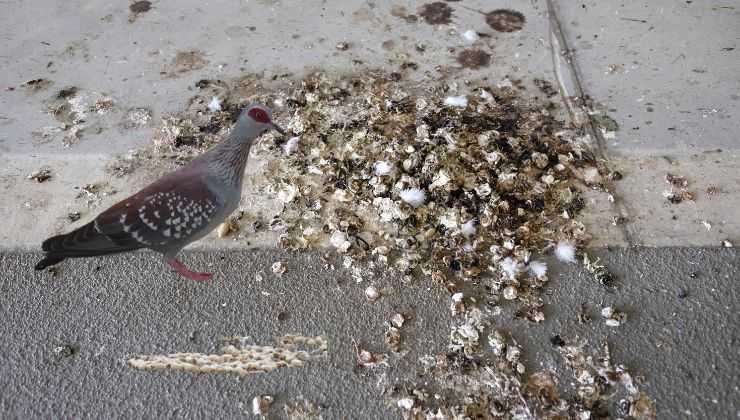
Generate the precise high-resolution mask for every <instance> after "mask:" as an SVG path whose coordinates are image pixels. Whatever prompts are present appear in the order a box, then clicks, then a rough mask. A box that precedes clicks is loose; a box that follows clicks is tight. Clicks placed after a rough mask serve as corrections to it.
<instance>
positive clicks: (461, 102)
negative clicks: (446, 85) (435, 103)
mask: <svg viewBox="0 0 740 420" xmlns="http://www.w3.org/2000/svg"><path fill="white" fill-rule="evenodd" d="M444 103H445V105H447V106H456V107H460V108H465V107H467V106H468V98H467V97H465V96H464V95H463V96H448V97H446V98H445V102H444Z"/></svg>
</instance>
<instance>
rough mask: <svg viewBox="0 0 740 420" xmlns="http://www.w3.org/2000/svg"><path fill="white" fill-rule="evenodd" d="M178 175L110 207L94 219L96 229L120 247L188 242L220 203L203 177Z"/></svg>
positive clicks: (204, 224) (160, 246)
mask: <svg viewBox="0 0 740 420" xmlns="http://www.w3.org/2000/svg"><path fill="white" fill-rule="evenodd" d="M172 175H175V174H172ZM177 175H179V176H168V177H165V178H163V179H162V180H160V181H158V182H156V183H154V184H152V185H150V186H148V187H146V188H144V189H143V190H141V191H140V192H138V193H136V194H134V195H133V196H131V197H129V198H127V199H125V200H123V201H121V202H119V203H117V204H115V205H113V206H112V207H111V208H109V209H108V210H106V211H105V212H103V213H101V214H100V215H99V216H98V217H97V218H96V219H95V228H96V229H97V230H98V231H99V232H100V233H102V234H104V235H105V236H107V237H108V238H110V240H111V241H113V242H114V243H116V244H117V245H118V246H121V247H129V246H136V245H138V246H140V247H147V248H166V247H167V245H168V244H171V243H182V242H187V240H188V238H190V237H193V236H195V235H196V234H197V233H199V232H201V230H202V229H204V228H206V227H207V226H208V225H209V222H210V221H211V220H212V217H213V216H214V215H215V214H216V212H218V209H219V208H220V206H221V205H222V203H220V202H219V200H218V199H217V197H216V196H214V195H213V194H212V193H211V191H210V189H209V188H208V186H207V185H206V183H205V182H204V180H203V178H202V177H200V176H195V175H191V176H188V175H187V173H180V174H177Z"/></svg>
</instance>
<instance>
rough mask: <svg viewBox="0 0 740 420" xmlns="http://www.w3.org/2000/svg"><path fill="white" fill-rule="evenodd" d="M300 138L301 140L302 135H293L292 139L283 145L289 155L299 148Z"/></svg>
mask: <svg viewBox="0 0 740 420" xmlns="http://www.w3.org/2000/svg"><path fill="white" fill-rule="evenodd" d="M300 140H301V138H300V137H291V138H290V139H288V141H286V142H285V144H284V145H283V146H282V147H283V151H284V152H285V154H286V155H287V156H290V155H292V154H293V152H295V151H296V150H298V142H299V141H300Z"/></svg>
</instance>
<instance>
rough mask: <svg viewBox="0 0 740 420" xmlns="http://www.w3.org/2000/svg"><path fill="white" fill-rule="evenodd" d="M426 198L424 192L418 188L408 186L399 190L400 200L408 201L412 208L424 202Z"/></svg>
mask: <svg viewBox="0 0 740 420" xmlns="http://www.w3.org/2000/svg"><path fill="white" fill-rule="evenodd" d="M426 199H427V195H426V193H425V192H424V191H423V190H420V189H418V188H408V189H405V190H402V191H401V200H403V201H405V202H407V203H409V204H410V205H411V207H414V208H416V207H419V206H421V205H422V204H424V202H426Z"/></svg>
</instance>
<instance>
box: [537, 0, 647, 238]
mask: <svg viewBox="0 0 740 420" xmlns="http://www.w3.org/2000/svg"><path fill="white" fill-rule="evenodd" d="M547 16H548V21H549V22H550V46H551V53H552V63H553V70H554V72H555V75H556V76H557V79H558V85H559V87H560V94H561V97H562V99H563V101H564V102H565V105H566V107H567V108H568V113H569V114H570V115H571V118H573V121H574V122H575V123H576V124H577V125H579V126H584V127H585V128H586V130H587V131H588V132H589V134H590V135H591V136H592V137H593V138H594V139H596V150H595V152H596V154H597V156H598V157H599V158H601V159H604V160H608V152H607V144H606V139H604V136H603V135H602V133H601V130H599V128H598V127H597V125H596V122H595V121H594V119H593V118H592V117H591V115H589V113H588V112H586V110H585V109H584V106H583V98H584V97H585V93H584V89H583V84H582V83H581V77H580V71H579V70H578V63H577V62H576V60H575V51H574V50H571V49H570V47H569V46H568V40H567V39H566V37H565V33H564V31H563V27H562V25H561V24H560V20H559V19H558V14H557V11H556V9H555V5H554V0H547ZM568 87H570V89H568ZM606 186H607V189H608V191H609V192H610V193H612V195H615V200H614V208H615V209H616V211H617V214H619V215H624V216H627V215H629V214H630V213H629V211H628V210H627V206H626V204H625V202H624V200H623V199H622V197H616V194H615V189H614V188H613V185H612V183H611V182H606ZM619 226H620V231H621V232H622V235H623V236H624V240H625V242H626V243H627V246H628V247H633V246H634V245H635V236H636V235H633V234H632V232H631V231H630V229H628V228H627V224H626V223H623V224H620V225H619Z"/></svg>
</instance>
